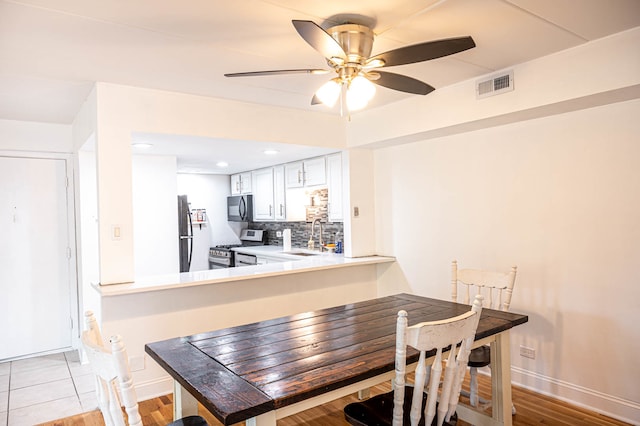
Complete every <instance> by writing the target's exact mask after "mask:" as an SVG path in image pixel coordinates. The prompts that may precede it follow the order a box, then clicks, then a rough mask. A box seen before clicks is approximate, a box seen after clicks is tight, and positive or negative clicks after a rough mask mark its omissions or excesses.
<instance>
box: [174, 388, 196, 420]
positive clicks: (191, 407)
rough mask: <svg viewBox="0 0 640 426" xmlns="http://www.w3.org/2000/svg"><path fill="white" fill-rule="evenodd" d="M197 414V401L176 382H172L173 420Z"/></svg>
mask: <svg viewBox="0 0 640 426" xmlns="http://www.w3.org/2000/svg"><path fill="white" fill-rule="evenodd" d="M196 414H198V400H196V399H195V398H194V397H193V396H192V395H191V394H190V393H189V392H187V390H186V389H185V388H183V387H182V385H180V383H178V382H177V381H175V380H174V381H173V420H178V419H181V418H183V417H186V416H195V415H196Z"/></svg>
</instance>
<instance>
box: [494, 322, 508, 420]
mask: <svg viewBox="0 0 640 426" xmlns="http://www.w3.org/2000/svg"><path fill="white" fill-rule="evenodd" d="M510 351H511V342H510V338H509V331H504V332H502V333H499V334H498V335H497V336H496V340H495V342H493V343H491V399H492V401H493V402H492V404H493V407H492V410H491V411H492V414H493V416H492V417H493V419H494V420H495V421H497V422H499V424H503V425H505V426H511V424H512V419H511V354H510Z"/></svg>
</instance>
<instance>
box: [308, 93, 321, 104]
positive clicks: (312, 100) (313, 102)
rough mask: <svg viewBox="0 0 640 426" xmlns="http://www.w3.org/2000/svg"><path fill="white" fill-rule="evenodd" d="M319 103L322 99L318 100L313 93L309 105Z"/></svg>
mask: <svg viewBox="0 0 640 426" xmlns="http://www.w3.org/2000/svg"><path fill="white" fill-rule="evenodd" d="M321 103H322V101H320V99H318V97H317V96H316V95H313V98H311V105H320V104H321Z"/></svg>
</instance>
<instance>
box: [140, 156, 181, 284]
mask: <svg viewBox="0 0 640 426" xmlns="http://www.w3.org/2000/svg"><path fill="white" fill-rule="evenodd" d="M176 167H177V166H176V157H173V156H155V155H134V156H133V166H132V185H131V188H132V193H133V256H134V265H135V277H144V276H149V275H159V274H169V273H176V272H179V271H180V265H179V259H178V201H177V198H176V192H177V183H176Z"/></svg>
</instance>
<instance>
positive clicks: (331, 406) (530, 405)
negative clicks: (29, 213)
mask: <svg viewBox="0 0 640 426" xmlns="http://www.w3.org/2000/svg"><path fill="white" fill-rule="evenodd" d="M479 383H480V395H481V396H483V397H485V398H488V397H489V396H490V394H491V390H490V386H491V383H490V380H489V378H488V377H485V376H482V375H480V378H479ZM389 389H390V386H389V385H388V384H384V385H380V386H376V387H375V388H373V389H372V390H371V394H372V395H374V394H377V393H380V392H386V391H388V390H389ZM356 400H357V399H356V397H355V395H351V396H348V397H345V398H341V399H338V400H335V401H332V402H330V403H328V404H324V405H321V406H319V407H316V408H312V409H310V410H307V411H303V412H301V413H298V414H295V415H293V416H289V417H286V418H284V419H281V420H278V426H294V425H308V426H345V425H348V423H347V422H346V421H345V420H344V417H343V414H342V409H343V407H344V406H345V405H346V404H348V403H350V402H353V401H356ZM462 400H463V401H464V398H463V399H462ZM513 401H514V404H515V406H516V409H517V413H516V415H515V416H513V425H514V426H529V425H558V426H560V425H566V426H577V425H580V426H626V425H628V423H624V422H621V421H618V420H615V419H612V418H610V417H606V416H603V415H601V414H598V413H595V412H593V411H589V410H585V409H583V408H580V407H576V406H574V405H570V404H567V403H565V402H562V401H559V400H556V399H553V398H550V397H547V396H544V395H540V394H537V393H534V392H531V391H529V390H526V389H523V388H519V387H516V386H513ZM172 406H173V405H172V396H171V395H165V396H161V397H159V398H154V399H150V400H148V401H142V402H140V414H141V416H142V422H143V424H144V425H145V426H155V425H166V424H167V423H169V422H171V420H172ZM488 410H490V408H489V409H488ZM200 414H201V415H202V416H203V417H205V418H206V419H207V421H208V422H209V424H210V425H212V426H220V425H221V424H222V423H220V422H218V421H217V420H216V419H215V418H214V417H213V416H212V415H211V414H209V413H208V412H206V411H205V410H204V409H203V408H202V407H201V409H200ZM239 424H240V425H244V422H243V423H239ZM43 425H45V426H97V425H100V426H102V425H104V421H103V420H102V414H101V413H100V412H99V411H92V412H89V413H84V414H79V415H76V416H73V417H67V418H64V419H60V420H56V421H53V422H48V423H43ZM458 425H460V426H466V425H467V423H466V422H462V421H460V422H458Z"/></svg>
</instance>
